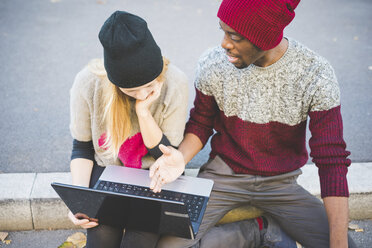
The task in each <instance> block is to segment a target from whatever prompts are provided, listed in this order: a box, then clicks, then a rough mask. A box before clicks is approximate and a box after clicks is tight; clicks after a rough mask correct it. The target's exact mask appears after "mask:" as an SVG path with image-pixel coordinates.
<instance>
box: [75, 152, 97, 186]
mask: <svg viewBox="0 0 372 248" xmlns="http://www.w3.org/2000/svg"><path fill="white" fill-rule="evenodd" d="M92 168H93V161H92V160H89V159H85V158H75V159H73V160H71V163H70V170H71V177H72V184H73V185H77V186H83V187H89V182H90V176H91V174H92Z"/></svg>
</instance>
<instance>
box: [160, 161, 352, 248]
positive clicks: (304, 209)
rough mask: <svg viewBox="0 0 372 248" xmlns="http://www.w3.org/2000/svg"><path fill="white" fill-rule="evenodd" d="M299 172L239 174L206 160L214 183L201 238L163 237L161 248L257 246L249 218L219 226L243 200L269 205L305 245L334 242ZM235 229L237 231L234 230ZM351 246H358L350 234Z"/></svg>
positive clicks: (205, 173) (205, 174) (204, 172)
mask: <svg viewBox="0 0 372 248" xmlns="http://www.w3.org/2000/svg"><path fill="white" fill-rule="evenodd" d="M300 174H301V170H295V171H292V172H289V173H286V174H282V175H278V176H272V177H261V176H254V175H245V174H235V173H234V172H233V171H232V169H231V168H230V167H229V166H228V165H227V164H226V163H225V162H224V161H223V160H222V159H221V158H220V157H218V156H217V157H216V158H214V159H213V160H211V161H209V162H208V163H207V164H205V165H203V166H202V167H201V169H200V172H199V175H198V176H199V177H202V178H208V179H212V180H213V181H214V186H213V191H212V194H211V196H210V198H209V202H208V206H207V209H206V212H205V215H204V218H203V222H202V224H201V226H200V229H199V232H198V234H197V236H196V239H195V240H189V239H182V238H178V237H174V236H163V237H162V238H161V239H160V240H159V241H158V244H157V247H158V248H173V247H174V248H180V247H183V248H186V247H191V246H193V247H201V248H212V247H213V248H216V247H257V244H255V243H254V242H255V241H256V238H254V237H255V235H254V233H253V231H252V229H253V228H254V226H253V225H252V223H250V221H243V222H240V223H231V224H226V225H224V226H223V227H215V224H216V223H217V222H218V221H219V220H220V219H221V218H222V217H223V216H224V215H225V214H226V213H227V212H228V211H229V210H231V209H234V208H236V207H239V206H242V205H252V206H255V207H257V208H260V209H262V210H264V211H265V213H266V214H267V215H269V216H270V217H271V218H273V219H274V220H275V221H276V222H277V223H278V225H279V226H280V227H281V228H282V230H284V231H285V232H286V233H287V234H288V235H289V236H290V237H291V238H292V239H293V240H296V241H297V242H299V243H300V244H302V245H303V246H305V247H306V248H311V247H314V248H327V247H329V227H328V218H327V215H326V212H325V208H324V205H323V203H322V202H321V201H320V200H319V199H318V198H316V197H315V196H313V195H311V194H310V193H309V192H308V191H306V190H305V189H304V188H303V187H301V186H300V185H299V184H297V182H296V179H297V177H298V176H299V175H300ZM237 225H239V226H237ZM232 228H234V229H232ZM230 230H235V231H234V232H233V233H232V232H230ZM256 236H257V235H256ZM230 237H232V238H230ZM349 247H356V246H355V243H354V242H353V240H352V239H351V238H350V237H349Z"/></svg>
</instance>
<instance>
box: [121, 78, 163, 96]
mask: <svg viewBox="0 0 372 248" xmlns="http://www.w3.org/2000/svg"><path fill="white" fill-rule="evenodd" d="M162 84H163V82H160V81H158V80H157V79H155V80H153V81H151V82H150V83H147V84H145V85H142V86H140V87H136V88H120V90H121V91H122V92H123V93H124V94H126V95H128V96H130V97H133V98H135V99H136V100H141V101H143V100H145V99H146V98H147V97H148V96H149V95H150V94H151V93H152V92H153V91H156V90H160V88H161V86H162Z"/></svg>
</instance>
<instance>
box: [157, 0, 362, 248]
mask: <svg viewBox="0 0 372 248" xmlns="http://www.w3.org/2000/svg"><path fill="white" fill-rule="evenodd" d="M298 3H299V0H267V1H263V0H223V1H222V3H221V6H220V8H219V10H218V14H217V16H218V17H219V19H220V23H219V24H220V26H221V29H222V31H223V32H224V38H223V40H222V44H221V47H222V48H221V47H216V48H214V49H211V50H209V51H207V52H206V53H205V54H204V55H203V56H202V57H201V59H200V60H199V64H198V68H197V75H196V82H195V86H196V97H195V101H194V108H193V109H192V110H191V112H190V120H189V121H188V123H187V125H186V131H185V137H184V140H183V141H182V143H181V144H180V146H179V148H178V150H176V149H174V148H171V147H164V146H162V148H161V149H162V151H163V153H164V155H163V156H162V157H160V158H159V159H158V160H157V161H156V162H155V163H154V165H153V166H152V167H151V170H150V176H151V177H152V183H151V187H152V188H153V190H154V191H156V192H157V191H159V190H160V188H161V186H162V185H163V184H164V183H168V182H170V181H173V180H174V179H176V178H177V177H178V176H179V175H180V174H181V173H182V172H183V170H184V168H185V164H187V163H188V162H189V161H190V160H191V159H192V158H193V157H194V156H195V154H197V153H198V152H199V151H200V150H201V149H202V147H203V146H204V145H205V144H206V142H207V141H208V138H209V137H210V136H212V135H213V136H212V139H211V147H212V151H211V154H210V160H209V161H208V163H207V164H206V165H204V166H203V167H202V168H201V170H200V173H199V176H200V177H204V178H210V179H213V180H214V182H215V184H214V188H213V192H212V194H211V198H210V202H209V205H208V208H207V211H206V214H205V217H204V219H203V223H202V225H201V227H200V230H199V233H198V235H197V239H196V240H195V241H192V240H184V239H180V238H175V237H165V238H163V239H162V240H161V241H160V243H159V246H164V247H189V246H191V245H194V244H200V243H199V240H200V239H201V240H203V238H202V237H203V236H204V235H205V234H206V233H208V230H210V228H211V227H213V226H214V225H215V224H216V223H217V222H218V220H219V219H220V218H221V217H222V216H223V215H224V214H225V213H227V212H228V211H229V210H231V209H233V208H235V207H237V206H240V205H243V204H250V205H253V206H255V207H257V208H260V209H262V210H264V211H265V212H266V213H267V215H268V216H270V217H272V218H273V219H274V220H275V221H276V222H277V223H278V224H279V225H280V227H281V228H282V229H283V230H284V231H285V232H286V233H287V234H288V235H289V236H290V237H291V238H293V239H294V240H296V241H298V242H299V243H301V244H302V245H303V246H305V247H317V248H319V247H338V248H339V247H348V245H349V247H354V246H355V244H354V243H353V241H352V240H351V239H350V238H349V240H348V234H347V225H348V196H349V192H348V186H347V180H346V173H347V167H348V166H349V165H350V160H349V159H347V156H348V155H349V154H350V153H349V152H348V151H346V150H345V148H346V144H345V142H344V140H343V135H342V129H343V127H342V119H341V113H340V93H339V86H338V83H337V80H336V77H335V75H334V71H333V69H332V67H331V66H330V65H329V63H328V62H327V61H326V60H325V59H324V58H322V57H321V56H319V55H317V54H316V53H314V52H313V51H311V50H310V49H308V48H307V47H305V46H304V45H302V44H300V43H299V42H297V41H295V40H293V39H289V38H284V37H283V30H284V28H285V27H286V26H287V25H288V24H289V23H290V22H291V21H292V19H293V18H294V16H295V13H294V9H295V8H296V7H297V5H298ZM308 117H309V119H310V123H309V128H310V131H311V134H312V137H311V139H310V141H309V145H310V148H311V153H310V155H311V156H312V158H313V162H314V163H315V164H316V166H317V167H318V168H319V176H320V184H321V196H322V198H323V202H324V205H323V203H321V201H319V200H318V199H317V198H316V197H314V196H312V195H311V194H310V193H309V192H307V191H306V190H304V189H303V188H302V187H301V186H300V185H298V184H297V183H296V178H297V177H298V175H300V174H301V170H300V168H301V167H302V166H303V165H305V163H306V162H307V159H308V154H307V151H306V145H305V143H306V139H305V134H306V123H307V119H308ZM214 131H215V133H214ZM213 133H214V134H213ZM221 239H223V237H221Z"/></svg>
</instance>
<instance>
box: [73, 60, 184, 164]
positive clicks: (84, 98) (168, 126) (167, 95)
mask: <svg viewBox="0 0 372 248" xmlns="http://www.w3.org/2000/svg"><path fill="white" fill-rule="evenodd" d="M102 85H103V83H102V80H101V79H100V78H99V77H98V76H97V75H95V74H93V73H92V72H91V71H90V70H89V68H88V67H85V68H84V69H83V70H81V71H80V72H79V73H78V74H77V76H76V78H75V81H74V83H73V85H72V88H71V90H70V131H71V135H72V137H73V138H74V139H76V140H78V141H91V140H92V141H93V146H94V150H95V160H96V161H97V164H98V165H100V166H106V165H112V164H115V165H121V164H122V163H121V162H120V160H119V159H116V160H114V159H113V158H111V159H110V158H107V157H104V156H103V154H102V153H103V149H102V148H100V147H99V145H98V139H99V138H100V136H101V135H102V134H103V133H105V129H104V126H103V125H102V118H103V117H102V116H103V111H104V106H103V104H102V100H103V99H102V87H101V86H102ZM188 92H189V91H188V80H187V77H186V75H185V74H184V73H183V72H182V71H181V70H179V69H178V68H177V67H176V66H174V65H172V64H169V67H168V71H167V72H166V75H165V82H164V84H163V87H162V90H161V95H160V96H159V98H158V99H157V100H156V101H155V102H154V103H153V104H152V105H151V106H150V111H151V113H152V116H153V117H154V119H155V121H156V123H157V124H158V125H159V127H160V129H161V130H162V131H163V133H164V135H165V136H167V138H168V139H169V141H170V143H171V144H172V145H174V146H178V145H179V143H180V142H181V141H182V139H183V132H184V128H185V122H186V116H187V110H188ZM131 105H132V106H131V107H132V114H131V119H132V131H131V136H132V135H134V134H136V133H138V132H140V129H139V124H138V119H137V116H136V113H135V110H134V101H131ZM153 162H154V159H153V158H152V157H150V156H149V155H146V156H145V157H143V158H142V168H148V167H149V166H150V165H151V164H152V163H153Z"/></svg>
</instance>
